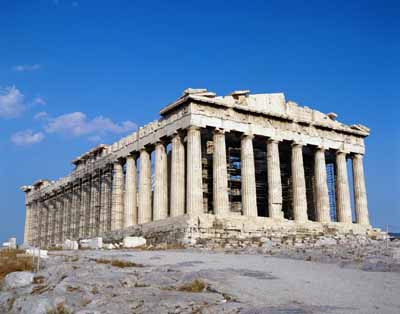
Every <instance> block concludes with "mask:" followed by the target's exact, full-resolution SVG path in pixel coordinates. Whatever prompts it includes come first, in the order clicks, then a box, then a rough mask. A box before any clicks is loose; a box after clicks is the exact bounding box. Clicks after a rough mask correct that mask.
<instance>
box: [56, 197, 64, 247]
mask: <svg viewBox="0 0 400 314" xmlns="http://www.w3.org/2000/svg"><path fill="white" fill-rule="evenodd" d="M56 206H57V216H56V221H57V224H56V240H55V241H56V243H57V244H62V243H63V242H64V237H63V235H64V234H63V233H64V193H63V192H62V191H61V192H60V194H59V195H58V196H57V198H56Z"/></svg>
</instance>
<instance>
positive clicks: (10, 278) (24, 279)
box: [4, 271, 33, 289]
mask: <svg viewBox="0 0 400 314" xmlns="http://www.w3.org/2000/svg"><path fill="white" fill-rule="evenodd" d="M32 281H33V273H30V272H27V271H18V272H14V273H10V274H8V275H7V276H6V277H5V278H4V284H5V287H6V289H15V288H20V287H25V286H29V285H30V284H31V283H32Z"/></svg>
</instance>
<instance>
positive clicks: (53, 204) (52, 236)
mask: <svg viewBox="0 0 400 314" xmlns="http://www.w3.org/2000/svg"><path fill="white" fill-rule="evenodd" d="M56 197H57V196H56V195H55V194H54V196H53V197H52V199H51V200H50V215H51V222H50V226H51V227H50V230H49V238H50V241H49V245H50V246H54V244H55V243H56V232H57V201H56Z"/></svg>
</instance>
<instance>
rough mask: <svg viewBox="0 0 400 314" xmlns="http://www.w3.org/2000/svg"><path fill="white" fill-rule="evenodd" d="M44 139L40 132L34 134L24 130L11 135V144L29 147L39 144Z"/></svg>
mask: <svg viewBox="0 0 400 314" xmlns="http://www.w3.org/2000/svg"><path fill="white" fill-rule="evenodd" d="M43 139H44V134H43V133H42V132H36V133H34V132H33V131H32V130H25V131H20V132H17V133H14V134H13V135H11V142H13V143H14V144H15V145H18V146H29V145H33V144H36V143H39V142H41V141H42V140H43Z"/></svg>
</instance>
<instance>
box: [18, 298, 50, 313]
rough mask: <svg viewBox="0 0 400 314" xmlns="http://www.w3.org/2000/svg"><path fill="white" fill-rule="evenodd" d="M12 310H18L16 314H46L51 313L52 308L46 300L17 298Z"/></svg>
mask: <svg viewBox="0 0 400 314" xmlns="http://www.w3.org/2000/svg"><path fill="white" fill-rule="evenodd" d="M13 309H19V311H18V312H17V313H20V314H48V313H51V310H52V309H53V306H52V305H51V302H50V300H49V299H48V298H44V297H41V298H38V297H27V298H18V299H17V300H16V301H15V303H14V305H13ZM12 313H15V312H12Z"/></svg>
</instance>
